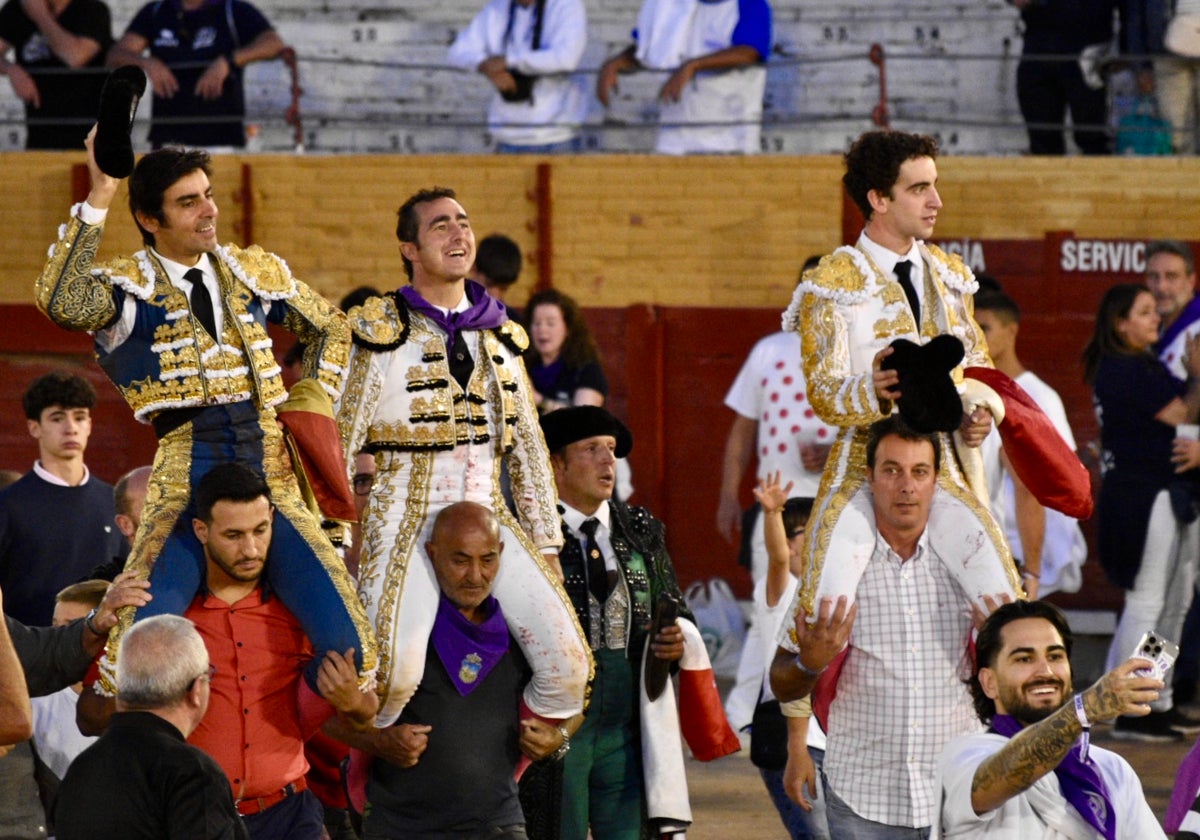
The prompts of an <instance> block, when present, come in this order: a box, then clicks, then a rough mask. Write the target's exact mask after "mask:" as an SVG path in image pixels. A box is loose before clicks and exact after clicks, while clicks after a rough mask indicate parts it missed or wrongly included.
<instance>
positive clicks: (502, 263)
mask: <svg viewBox="0 0 1200 840" xmlns="http://www.w3.org/2000/svg"><path fill="white" fill-rule="evenodd" d="M468 277H470V279H472V280H474V281H475V282H476V283H479V284H481V285H482V286H483V288H485V289H487V293H488V294H489V295H491V296H492V297H494V298H495V299H496V300H498V301H500V302H501V303H503V304H504V308H505V309H506V310H508V320H510V321H515V322H517V323H518V324H519V323H521V313H520V312H519V311H518V310H516V309H513V308H512V307H511V306H509V305H508V303H507V301H506V298H507V296H508V292H509V290H510V289H511V288H512V287H513V286H515V285H516V283H517V280H518V279H520V277H521V246H520V245H518V244H517V243H516V242H514V241H513V240H511V239H509V238H508V237H507V236H505V235H504V234H502V233H493V234H491V235H490V236H485V237H483V239H481V240H479V245H478V246H477V248H476V251H475V266H474V267H473V268H472V269H471V273H470V274H469V275H468Z"/></svg>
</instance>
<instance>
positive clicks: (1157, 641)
mask: <svg viewBox="0 0 1200 840" xmlns="http://www.w3.org/2000/svg"><path fill="white" fill-rule="evenodd" d="M1178 657H1179V645H1177V644H1175V643H1174V642H1172V641H1171V640H1169V639H1165V638H1163V637H1162V636H1160V635H1159V634H1158V633H1156V632H1155V631H1153V630H1147V631H1146V633H1145V635H1143V636H1142V640H1141V641H1140V642H1138V645H1137V647H1136V648H1135V649H1134V651H1133V653H1132V654H1130V658H1131V659H1148V660H1150V662H1151V663H1153V664H1152V667H1150V668H1141V669H1139V670H1137V671H1134V673H1135V674H1137V675H1138V676H1139V677H1154V679H1156V680H1163V681H1164V682H1165V681H1166V674H1167V671H1169V670H1170V669H1171V666H1172V665H1174V664H1175V660H1176V659H1177V658H1178Z"/></svg>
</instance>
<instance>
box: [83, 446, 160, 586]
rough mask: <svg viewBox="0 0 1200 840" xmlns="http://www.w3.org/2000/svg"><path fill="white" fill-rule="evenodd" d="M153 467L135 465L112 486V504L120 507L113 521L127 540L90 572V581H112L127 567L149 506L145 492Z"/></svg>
mask: <svg viewBox="0 0 1200 840" xmlns="http://www.w3.org/2000/svg"><path fill="white" fill-rule="evenodd" d="M152 469H153V468H152V467H135V468H134V469H132V470H130V471H129V472H127V473H125V475H123V476H121V477H120V478H118V479H117V483H116V484H114V485H113V505H114V506H115V507H116V509H117V514H116V516H114V517H113V521H114V522H116V523H117V530H118V531H120V532H121V536H123V537H124V538H125V539H126V540H127V541H128V542H127V544H126V545H124V546H122V550H121V551H120V552H118V553H117V555H116V556H114V557H113V558H112V559H110V560H109V561H108V562H107V563H104V564H102V565H99V566H97V567H96V568H94V569H92V571H91V572H90V573H89V574H88V579H89V580H112V579H113V578H115V577H116V576H117V575H118V574H120V573H121V571H122V570H123V569H124V568H125V561H126V560H127V559H128V558H129V546H131V545H133V538H134V537H135V536H136V535H137V530H138V528H139V527H140V526H141V524H142V509H143V508H144V507H145V506H146V492H147V491H148V489H149V487H150V475H151V473H152Z"/></svg>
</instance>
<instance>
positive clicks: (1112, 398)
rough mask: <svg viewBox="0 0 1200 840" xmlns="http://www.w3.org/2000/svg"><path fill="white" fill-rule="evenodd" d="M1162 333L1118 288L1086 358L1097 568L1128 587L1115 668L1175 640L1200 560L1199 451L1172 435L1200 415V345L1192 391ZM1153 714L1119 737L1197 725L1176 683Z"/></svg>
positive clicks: (1150, 308)
mask: <svg viewBox="0 0 1200 840" xmlns="http://www.w3.org/2000/svg"><path fill="white" fill-rule="evenodd" d="M1158 326H1159V316H1158V312H1157V310H1156V308H1155V303H1154V296H1153V295H1152V294H1151V293H1150V291H1149V290H1148V289H1147V288H1146V287H1145V286H1142V285H1139V284H1133V283H1126V284H1121V285H1118V286H1114V287H1113V288H1111V289H1109V290H1108V291H1107V292H1106V293H1105V295H1104V298H1103V299H1102V300H1101V302H1100V310H1099V312H1098V314H1097V316H1096V325H1095V332H1094V333H1093V335H1092V338H1091V340H1090V341H1089V342H1088V345H1087V348H1086V349H1085V350H1084V353H1083V365H1084V380H1085V381H1086V382H1087V383H1088V384H1089V385H1091V386H1092V391H1093V394H1094V397H1093V402H1094V404H1095V407H1096V416H1097V419H1098V420H1099V421H1100V443H1101V450H1102V451H1101V458H1100V466H1101V472H1102V474H1103V483H1102V485H1101V488H1100V498H1099V503H1098V505H1097V511H1098V517H1099V522H1098V533H1097V543H1098V548H1099V554H1100V563H1101V565H1103V567H1104V570H1105V572H1106V573H1107V575H1108V577H1109V579H1110V580H1111V581H1112V582H1113V583H1115V584H1116V585H1118V586H1120V587H1122V588H1123V589H1125V590H1127V591H1126V594H1125V609H1124V611H1123V612H1122V614H1121V620H1120V622H1119V623H1118V625H1117V631H1116V633H1115V634H1114V635H1113V641H1112V647H1111V648H1110V649H1109V652H1108V664H1107V666H1106V667H1107V668H1109V669H1111V668H1113V667H1115V666H1116V665H1117V664H1119V663H1121V662H1123V661H1125V660H1126V659H1127V658H1129V656H1130V655H1131V654H1132V653H1133V651H1134V649H1135V647H1136V646H1137V645H1138V642H1139V640H1140V639H1141V637H1142V634H1143V633H1145V632H1146V631H1147V630H1156V631H1157V632H1159V633H1161V634H1162V635H1164V636H1166V637H1167V638H1169V639H1172V640H1177V639H1178V638H1179V634H1180V631H1181V630H1182V628H1183V619H1184V615H1185V614H1186V613H1187V609H1188V605H1189V603H1190V602H1191V598H1192V592H1193V590H1194V583H1195V576H1196V569H1197V564H1198V562H1200V521H1197V518H1196V508H1195V502H1194V498H1195V496H1194V494H1193V493H1192V492H1191V489H1192V488H1191V484H1192V482H1191V481H1189V480H1188V478H1189V477H1185V476H1183V475H1182V473H1184V472H1186V471H1187V470H1188V469H1191V468H1193V467H1195V466H1196V465H1197V464H1200V451H1197V450H1198V449H1200V447H1197V446H1196V445H1195V441H1188V440H1184V439H1182V438H1181V437H1179V438H1178V439H1177V437H1178V436H1177V435H1176V427H1177V426H1182V425H1185V424H1193V423H1195V422H1196V418H1197V415H1198V414H1200V385H1198V383H1197V379H1196V377H1200V341H1195V340H1194V341H1193V342H1192V343H1191V344H1190V345H1189V347H1188V352H1187V358H1186V359H1185V365H1186V367H1187V369H1188V374H1189V379H1188V383H1190V384H1188V383H1184V382H1180V381H1179V380H1177V379H1175V378H1174V377H1173V376H1172V375H1171V374H1170V373H1169V372H1168V371H1167V369H1166V367H1164V366H1163V365H1162V363H1161V362H1159V360H1158V357H1157V356H1156V355H1155V354H1154V350H1153V348H1154V344H1155V342H1157V341H1158ZM1152 709H1153V711H1152V712H1151V714H1150V715H1148V716H1146V717H1140V718H1131V717H1120V718H1118V719H1117V722H1116V725H1115V727H1114V737H1119V738H1132V739H1137V740H1160V741H1165V740H1179V739H1180V738H1181V737H1182V736H1181V734H1180V730H1183V729H1187V728H1191V727H1192V726H1193V725H1194V724H1195V722H1193V721H1191V720H1189V719H1185V718H1184V716H1183V715H1182V714H1181V713H1180V712H1179V711H1178V710H1177V709H1175V708H1174V706H1173V703H1172V696H1171V685H1170V681H1168V683H1167V686H1166V688H1165V689H1164V690H1163V691H1162V693H1161V695H1160V697H1159V700H1158V701H1156V702H1155V703H1154V704H1153V705H1152ZM1197 728H1200V727H1197Z"/></svg>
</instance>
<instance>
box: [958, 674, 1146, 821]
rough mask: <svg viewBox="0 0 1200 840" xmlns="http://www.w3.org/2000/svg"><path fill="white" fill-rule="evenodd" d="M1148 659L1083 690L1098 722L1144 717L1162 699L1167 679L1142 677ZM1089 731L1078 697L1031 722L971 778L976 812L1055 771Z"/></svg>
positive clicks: (1085, 705) (1090, 712) (1090, 715)
mask: <svg viewBox="0 0 1200 840" xmlns="http://www.w3.org/2000/svg"><path fill="white" fill-rule="evenodd" d="M1149 664H1150V663H1149V662H1147V661H1146V660H1145V659H1130V660H1129V661H1127V662H1125V663H1124V664H1122V665H1119V666H1118V667H1116V668H1114V669H1113V670H1111V671H1109V672H1108V673H1107V674H1105V675H1104V676H1103V677H1101V678H1100V679H1099V681H1098V682H1096V684H1095V685H1093V686H1092V687H1091V688H1089V689H1087V690H1086V691H1084V692H1083V708H1084V711H1085V712H1086V714H1087V718H1088V720H1089V721H1091V722H1092V723H1099V722H1101V721H1106V720H1112V719H1113V718H1115V717H1117V716H1118V715H1136V716H1139V717H1140V716H1142V715H1145V714H1148V713H1149V712H1150V706H1149V704H1150V702H1151V701H1153V700H1156V699H1158V692H1159V690H1161V689H1162V687H1163V684H1162V682H1161V681H1159V680H1156V679H1153V678H1151V677H1139V676H1136V675H1134V673H1133V672H1134V671H1136V670H1138V669H1139V668H1146V667H1148V666H1149ZM1082 732H1083V727H1082V725H1081V724H1080V722H1079V718H1078V717H1077V716H1076V714H1075V702H1074V698H1069V699H1068V700H1067V703H1066V704H1065V705H1064V706H1063V707H1062V708H1061V709H1059V710H1058V711H1057V712H1055V713H1054V714H1052V715H1050V717H1048V718H1046V719H1045V720H1043V721H1040V722H1038V723H1035V724H1033V725H1031V726H1027V727H1025V728H1024V729H1022V730H1021V731H1020V732H1019V733H1018V734H1017V735H1016V736H1014V737H1013V738H1012V739H1011V740H1010V741H1009V742H1008V743H1007V744H1006V745H1005V746H1004V748H1003V749H1001V750H1000V751H999V752H998V753H996V754H995V755H993V756H991V757H990V758H988V759H987V760H986V761H984V762H983V763H982V764H980V765H979V769H978V770H976V771H975V778H974V780H973V781H972V782H971V807H972V808H974V809H975V813H976V814H985V813H987V812H988V811H994V810H995V809H996V808H999V807H1000V806H1001V805H1003V804H1004V803H1005V802H1007V801H1008V800H1009V799H1012V798H1013V797H1014V796H1018V795H1020V794H1021V793H1023V792H1024V791H1026V790H1028V789H1029V788H1030V787H1032V786H1033V784H1034V782H1036V781H1037V780H1038V779H1040V778H1042V777H1043V776H1045V775H1046V774H1047V773H1050V772H1053V770H1054V768H1056V767H1058V765H1059V763H1060V762H1061V761H1062V760H1063V759H1064V758H1065V757H1066V755H1067V753H1068V752H1069V751H1070V750H1071V747H1073V746H1074V745H1075V741H1076V740H1077V739H1078V738H1079V736H1080V734H1081V733H1082Z"/></svg>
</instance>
